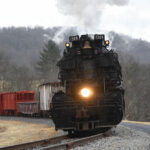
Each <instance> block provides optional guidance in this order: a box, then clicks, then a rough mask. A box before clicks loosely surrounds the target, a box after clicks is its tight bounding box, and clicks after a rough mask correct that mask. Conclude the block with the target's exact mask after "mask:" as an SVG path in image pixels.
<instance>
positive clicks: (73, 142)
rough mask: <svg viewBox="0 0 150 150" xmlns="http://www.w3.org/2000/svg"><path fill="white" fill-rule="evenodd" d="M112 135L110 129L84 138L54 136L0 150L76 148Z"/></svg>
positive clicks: (68, 149) (65, 149)
mask: <svg viewBox="0 0 150 150" xmlns="http://www.w3.org/2000/svg"><path fill="white" fill-rule="evenodd" d="M111 135H112V131H111V130H109V131H107V132H105V133H100V134H96V135H92V136H88V137H82V138H78V139H77V138H76V139H73V138H70V137H69V136H68V135H63V136H58V137H53V138H50V139H44V140H39V141H34V142H29V143H23V144H18V145H12V146H7V147H1V148H0V150H32V149H34V150H35V149H38V150H60V149H64V150H70V149H72V148H75V147H77V146H81V145H84V144H87V143H89V142H92V141H94V140H97V139H101V138H104V137H108V136H111Z"/></svg>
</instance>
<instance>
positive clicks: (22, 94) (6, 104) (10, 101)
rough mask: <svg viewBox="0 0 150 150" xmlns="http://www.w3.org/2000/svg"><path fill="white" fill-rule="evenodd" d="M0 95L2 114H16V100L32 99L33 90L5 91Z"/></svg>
mask: <svg viewBox="0 0 150 150" xmlns="http://www.w3.org/2000/svg"><path fill="white" fill-rule="evenodd" d="M0 95H1V110H2V114H3V115H17V114H18V111H17V103H18V102H29V101H34V91H17V92H5V93H1V94H0Z"/></svg>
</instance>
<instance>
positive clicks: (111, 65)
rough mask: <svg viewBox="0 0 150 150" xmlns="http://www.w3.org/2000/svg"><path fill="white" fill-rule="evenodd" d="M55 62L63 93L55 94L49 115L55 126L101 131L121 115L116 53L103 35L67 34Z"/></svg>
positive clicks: (119, 77) (66, 128)
mask: <svg viewBox="0 0 150 150" xmlns="http://www.w3.org/2000/svg"><path fill="white" fill-rule="evenodd" d="M69 41H70V42H71V44H70V43H66V49H65V50H64V54H63V57H62V59H61V60H60V61H59V62H58V64H57V65H58V66H59V68H60V72H59V79H60V80H61V82H62V84H63V86H64V88H65V92H63V91H60V92H57V93H55V95H54V96H53V98H52V103H51V115H52V119H53V121H54V123H55V128H56V129H63V130H64V131H68V132H69V133H74V132H83V131H95V130H99V131H101V132H103V131H104V130H107V129H109V128H111V127H113V126H116V125H117V124H118V123H120V122H121V120H122V118H123V116H124V108H125V106H124V89H123V88H122V74H121V66H120V64H119V62H118V55H117V53H116V52H114V50H109V49H108V48H107V47H108V46H109V41H105V36H104V35H98V34H96V35H93V36H91V35H82V36H81V37H79V36H78V35H77V36H71V37H69Z"/></svg>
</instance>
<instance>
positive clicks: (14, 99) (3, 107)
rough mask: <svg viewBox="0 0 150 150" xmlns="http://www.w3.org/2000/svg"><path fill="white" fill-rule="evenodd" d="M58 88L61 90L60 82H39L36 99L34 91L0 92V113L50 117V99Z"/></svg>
mask: <svg viewBox="0 0 150 150" xmlns="http://www.w3.org/2000/svg"><path fill="white" fill-rule="evenodd" d="M60 90H61V91H63V87H62V86H61V83H60V82H53V83H44V84H41V85H40V86H39V87H38V91H39V94H38V95H39V98H38V100H35V98H34V95H35V92H34V91H17V92H5V93H0V115H5V116H8V115H9V116H10V115H15V116H34V117H35V116H40V117H50V103H51V99H52V97H53V95H54V93H56V92H57V91H60Z"/></svg>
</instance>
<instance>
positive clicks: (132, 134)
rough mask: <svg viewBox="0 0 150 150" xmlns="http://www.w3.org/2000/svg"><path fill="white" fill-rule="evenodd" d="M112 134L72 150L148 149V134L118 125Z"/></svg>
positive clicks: (149, 136) (149, 137)
mask: <svg viewBox="0 0 150 150" xmlns="http://www.w3.org/2000/svg"><path fill="white" fill-rule="evenodd" d="M112 132H113V135H112V136H110V137H105V138H103V139H100V140H96V141H94V142H91V143H89V144H88V145H85V146H80V147H76V148H74V150H150V135H149V134H146V133H144V132H141V131H137V130H135V129H131V128H128V127H124V126H122V125H118V126H117V128H115V129H113V130H112Z"/></svg>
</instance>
